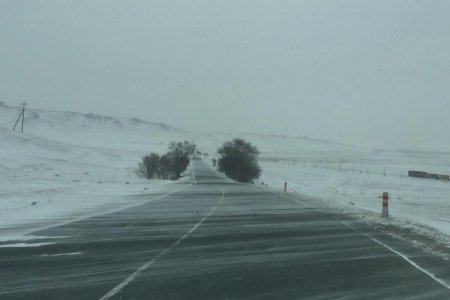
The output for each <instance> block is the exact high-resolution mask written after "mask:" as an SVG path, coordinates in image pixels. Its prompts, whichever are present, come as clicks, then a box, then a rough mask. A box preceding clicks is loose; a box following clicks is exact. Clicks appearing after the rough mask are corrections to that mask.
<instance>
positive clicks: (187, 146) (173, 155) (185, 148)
mask: <svg viewBox="0 0 450 300" xmlns="http://www.w3.org/2000/svg"><path fill="white" fill-rule="evenodd" d="M195 148H196V146H195V144H193V143H191V142H189V141H184V142H170V145H169V149H168V152H167V155H168V157H169V158H170V159H171V160H172V163H173V166H172V167H173V173H174V175H175V179H178V178H180V177H181V173H183V172H184V171H185V170H186V168H187V166H188V165H189V162H190V159H191V156H192V155H193V154H194V153H195Z"/></svg>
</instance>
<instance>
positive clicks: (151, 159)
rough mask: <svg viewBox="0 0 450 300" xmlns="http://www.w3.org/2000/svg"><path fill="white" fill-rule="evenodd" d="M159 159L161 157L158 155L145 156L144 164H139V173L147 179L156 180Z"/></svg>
mask: <svg viewBox="0 0 450 300" xmlns="http://www.w3.org/2000/svg"><path fill="white" fill-rule="evenodd" d="M159 159H160V158H159V155H158V154H156V153H151V154H149V155H146V156H144V157H143V158H142V162H141V163H139V170H138V173H139V174H140V175H142V176H144V177H145V178H147V179H152V178H154V177H155V176H156V173H157V170H158V165H159Z"/></svg>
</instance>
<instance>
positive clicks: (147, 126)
mask: <svg viewBox="0 0 450 300" xmlns="http://www.w3.org/2000/svg"><path fill="white" fill-rule="evenodd" d="M19 114H20V109H19V108H18V107H13V106H10V105H8V104H6V103H4V102H3V103H0V126H2V127H4V128H12V127H13V125H14V123H15V121H16V120H17V117H18V116H19ZM25 132H26V133H28V134H32V135H36V136H40V137H43V138H46V139H52V140H56V141H62V142H67V143H75V144H77V145H87V146H89V145H96V146H98V144H99V143H103V144H104V145H105V146H109V147H114V144H115V143H117V142H119V141H120V144H127V143H128V144H142V145H147V144H149V143H150V144H156V145H162V144H164V145H165V144H167V143H168V141H170V140H183V139H186V140H192V141H195V142H196V143H197V144H198V146H199V147H200V148H201V149H204V151H207V152H212V151H213V152H214V151H215V150H216V149H217V148H218V147H219V146H220V145H221V144H222V143H223V142H224V141H226V140H230V139H233V138H235V137H242V138H244V139H247V140H249V141H251V142H252V143H254V144H255V145H256V146H258V148H259V150H260V151H261V152H263V153H271V152H295V151H300V150H349V149H353V148H354V146H351V145H345V144H341V143H337V142H332V141H326V140H320V139H312V138H309V137H292V136H286V135H275V134H264V133H254V132H211V133H197V132H191V131H187V130H184V129H180V128H176V127H173V126H170V125H167V124H163V123H154V122H150V121H144V120H141V119H138V118H114V117H109V116H103V115H96V114H80V113H75V112H67V111H48V110H41V109H35V108H27V109H26V116H25ZM121 147H123V145H121ZM125 147H126V145H125ZM142 150H145V149H144V148H143V149H142Z"/></svg>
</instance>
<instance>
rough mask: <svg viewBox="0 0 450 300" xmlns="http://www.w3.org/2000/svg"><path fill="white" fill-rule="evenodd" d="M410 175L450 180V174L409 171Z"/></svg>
mask: <svg viewBox="0 0 450 300" xmlns="http://www.w3.org/2000/svg"><path fill="white" fill-rule="evenodd" d="M408 176H409V177H417V178H428V179H439V180H450V176H449V175H441V174H433V173H428V172H423V171H408Z"/></svg>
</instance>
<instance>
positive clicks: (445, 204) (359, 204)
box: [260, 150, 450, 241]
mask: <svg viewBox="0 0 450 300" xmlns="http://www.w3.org/2000/svg"><path fill="white" fill-rule="evenodd" d="M261 166H262V169H263V174H262V176H261V178H260V181H262V182H264V183H265V184H268V185H269V186H271V187H274V188H276V189H279V190H282V189H283V185H284V182H287V185H288V191H289V192H292V193H298V194H301V195H304V196H308V197H312V198H315V201H317V205H323V206H327V207H330V208H333V209H335V210H340V211H344V212H350V213H353V214H356V215H358V216H359V217H361V218H362V219H365V220H366V221H368V222H382V223H386V222H391V223H392V224H396V225H400V226H408V227H414V228H415V229H416V230H421V231H426V232H427V233H428V234H433V235H436V236H439V238H443V239H444V240H446V241H450V239H449V238H448V236H450V182H448V181H440V180H432V179H418V178H415V179H412V178H411V177H407V171H408V170H424V171H429V172H436V173H442V174H448V170H449V169H450V153H432V152H407V151H400V152H399V151H371V150H353V151H348V152H329V151H320V150H318V151H315V152H314V153H313V152H310V151H306V152H304V153H297V154H296V156H294V155H290V156H286V155H285V158H284V159H283V156H282V154H281V153H278V154H276V155H269V156H267V157H266V158H264V157H263V161H262V162H261ZM383 192H388V193H389V195H390V199H389V213H390V219H389V220H388V221H387V220H383V219H382V218H381V209H382V200H381V199H380V197H381V195H382V193H383Z"/></svg>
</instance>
